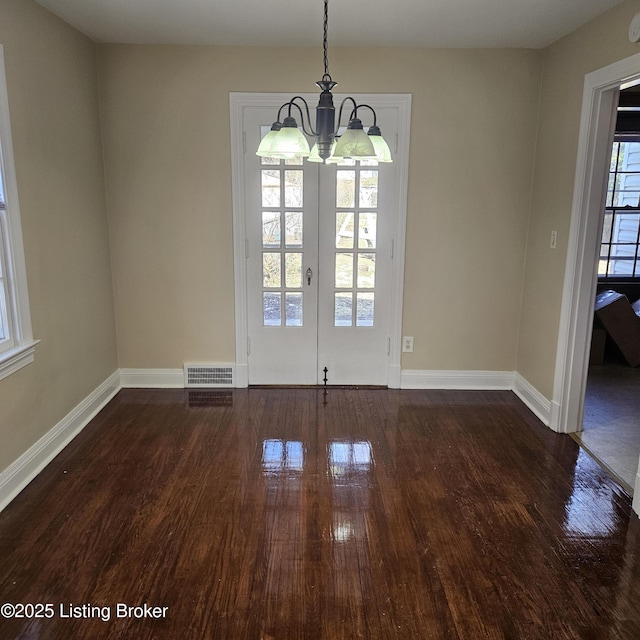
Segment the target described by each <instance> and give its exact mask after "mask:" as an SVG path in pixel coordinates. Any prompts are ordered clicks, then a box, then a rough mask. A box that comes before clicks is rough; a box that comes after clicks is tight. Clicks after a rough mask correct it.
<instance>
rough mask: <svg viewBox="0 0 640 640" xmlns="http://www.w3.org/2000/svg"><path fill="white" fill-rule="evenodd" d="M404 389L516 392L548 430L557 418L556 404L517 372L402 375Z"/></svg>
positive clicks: (436, 372)
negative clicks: (555, 416) (555, 417)
mask: <svg viewBox="0 0 640 640" xmlns="http://www.w3.org/2000/svg"><path fill="white" fill-rule="evenodd" d="M401 388H402V389H469V390H479V391H491V390H494V391H500V390H503V391H513V392H514V393H515V394H516V395H517V396H518V398H520V400H522V402H524V404H525V405H527V407H528V408H529V409H530V410H531V411H532V412H533V413H534V414H535V416H536V417H537V418H539V419H540V421H541V422H543V423H544V424H545V425H546V426H550V425H551V424H552V421H553V416H554V415H557V413H558V412H557V407H555V406H554V405H555V403H552V402H551V401H550V400H548V399H547V398H545V397H544V396H543V395H542V394H541V393H540V392H539V391H538V390H537V389H536V388H535V387H534V386H533V385H532V384H530V383H529V382H528V381H527V380H526V379H525V378H523V377H522V376H521V375H520V374H519V373H517V372H516V371H412V370H404V371H402V374H401Z"/></svg>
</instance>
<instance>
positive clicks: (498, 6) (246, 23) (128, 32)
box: [36, 0, 623, 49]
mask: <svg viewBox="0 0 640 640" xmlns="http://www.w3.org/2000/svg"><path fill="white" fill-rule="evenodd" d="M36 1H37V2H38V3H39V4H41V5H42V6H43V7H46V8H47V9H49V10H50V11H52V12H53V13H55V14H56V15H58V16H60V17H61V18H62V19H63V20H65V21H66V22H68V23H69V24H71V25H73V26H74V27H76V28H77V29H79V30H80V31H82V32H83V33H85V34H87V35H88V36H89V37H91V38H92V39H94V40H95V41H97V42H113V43H133V44H216V45H255V46H273V45H284V46H315V45H316V44H317V45H318V46H320V45H321V44H322V14H323V2H322V0H36ZM622 1H623V0H385V1H383V0H340V1H337V0H333V2H330V6H329V46H355V47H364V46H374V47H375V46H378V47H397V46H400V47H456V48H459V47H480V48H487V47H497V48H502V47H524V48H534V49H538V48H542V47H545V46H547V45H549V44H551V43H552V42H554V41H555V40H557V39H558V38H561V37H562V36H564V35H566V34H567V33H570V32H571V31H573V30H574V29H576V28H577V27H579V26H581V25H583V24H585V23H586V22H589V21H590V20H592V19H593V18H595V17H596V16H598V15H600V14H602V13H604V12H605V11H607V10H608V9H610V8H612V7H613V6H615V5H617V4H620V3H621V2H622Z"/></svg>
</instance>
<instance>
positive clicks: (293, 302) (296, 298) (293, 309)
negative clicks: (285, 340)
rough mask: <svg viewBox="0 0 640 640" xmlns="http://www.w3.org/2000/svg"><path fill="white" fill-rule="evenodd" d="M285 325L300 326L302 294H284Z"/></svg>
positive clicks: (291, 292)
mask: <svg viewBox="0 0 640 640" xmlns="http://www.w3.org/2000/svg"><path fill="white" fill-rule="evenodd" d="M285 324H286V325H287V327H301V326H302V293H301V292H297V291H287V293H286V294H285Z"/></svg>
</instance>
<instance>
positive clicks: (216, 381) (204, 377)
mask: <svg viewBox="0 0 640 640" xmlns="http://www.w3.org/2000/svg"><path fill="white" fill-rule="evenodd" d="M184 386H185V387H233V386H234V381H233V365H230V364H185V365H184Z"/></svg>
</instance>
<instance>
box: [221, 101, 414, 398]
mask: <svg viewBox="0 0 640 640" xmlns="http://www.w3.org/2000/svg"><path fill="white" fill-rule="evenodd" d="M303 97H304V98H305V99H306V100H307V101H308V102H309V104H311V105H313V104H315V103H316V101H317V99H318V94H304V95H303ZM343 97H345V95H342V94H334V98H335V99H336V102H339V101H340V100H342V98H343ZM353 98H354V99H356V101H357V102H358V103H366V104H373V105H375V106H379V107H380V108H383V107H385V108H394V109H396V110H397V114H398V137H397V140H396V141H395V142H396V144H395V146H396V149H395V153H394V162H395V163H396V164H397V166H396V171H397V180H396V193H395V194H394V205H395V206H394V209H395V220H394V225H393V226H394V233H393V236H394V248H393V253H394V259H393V263H392V275H391V309H392V310H391V319H390V338H391V344H390V353H389V387H390V388H393V389H398V388H400V372H401V362H400V361H401V356H402V351H401V343H402V305H403V290H404V256H405V242H406V219H407V191H408V180H409V140H410V124H411V94H404V93H403V94H354V95H353ZM290 99H291V94H289V93H286V94H285V93H249V92H230V93H229V116H230V123H231V172H232V173H231V180H232V206H233V275H234V289H235V331H236V345H235V348H236V365H235V372H236V386H237V387H247V386H248V385H249V355H248V342H249V330H248V317H247V260H246V258H247V240H246V239H247V230H246V220H245V215H244V212H245V202H244V154H245V153H253V150H252V149H245V146H246V145H245V140H244V132H243V120H244V110H245V109H249V108H256V107H268V108H273V113H274V118H275V115H276V113H277V111H278V108H279V107H280V106H281V105H282V104H284V103H285V102H288V101H289V100H290ZM390 142H391V145H390V146H392V147H393V142H394V141H393V140H392V141H390Z"/></svg>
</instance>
